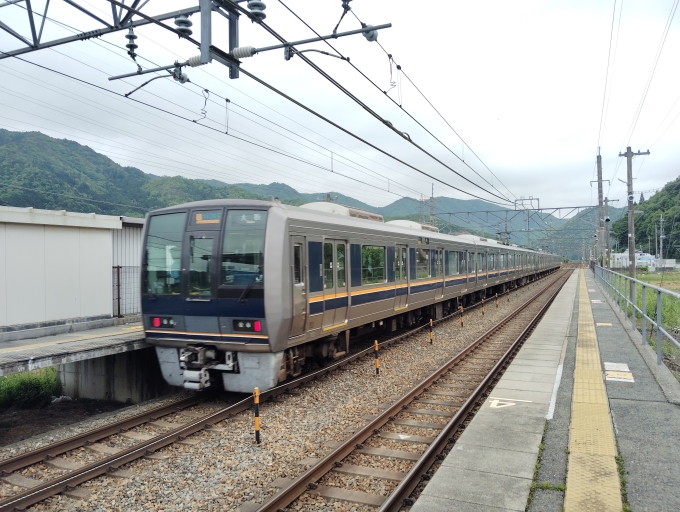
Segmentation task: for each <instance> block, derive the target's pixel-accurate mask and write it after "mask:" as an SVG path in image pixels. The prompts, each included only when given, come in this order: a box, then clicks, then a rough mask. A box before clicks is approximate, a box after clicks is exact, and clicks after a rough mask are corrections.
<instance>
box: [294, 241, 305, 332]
mask: <svg viewBox="0 0 680 512" xmlns="http://www.w3.org/2000/svg"><path fill="white" fill-rule="evenodd" d="M290 250H291V254H290V261H291V263H292V264H291V266H290V272H291V281H292V283H293V321H292V323H291V326H290V335H291V337H292V336H299V335H300V334H303V333H304V332H305V324H306V323H307V287H306V284H305V281H306V277H305V276H306V275H307V272H306V267H307V266H306V261H307V260H306V258H305V237H303V236H292V237H291V239H290Z"/></svg>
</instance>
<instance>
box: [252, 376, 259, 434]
mask: <svg viewBox="0 0 680 512" xmlns="http://www.w3.org/2000/svg"><path fill="white" fill-rule="evenodd" d="M253 403H254V404H255V443H257V444H260V388H255V391H253Z"/></svg>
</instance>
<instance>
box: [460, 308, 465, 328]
mask: <svg viewBox="0 0 680 512" xmlns="http://www.w3.org/2000/svg"><path fill="white" fill-rule="evenodd" d="M458 310H459V311H460V326H461V327H465V325H464V324H465V321H464V320H465V318H464V317H463V313H464V312H465V309H464V308H463V306H458Z"/></svg>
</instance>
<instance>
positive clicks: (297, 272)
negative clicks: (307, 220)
mask: <svg viewBox="0 0 680 512" xmlns="http://www.w3.org/2000/svg"><path fill="white" fill-rule="evenodd" d="M293 279H294V280H295V284H300V283H302V246H301V245H300V244H296V245H295V246H294V247H293Z"/></svg>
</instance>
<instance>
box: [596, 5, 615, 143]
mask: <svg viewBox="0 0 680 512" xmlns="http://www.w3.org/2000/svg"><path fill="white" fill-rule="evenodd" d="M617 1H618V0H614V9H613V10H612V26H611V30H610V32H609V50H608V51H607V70H606V71H605V75H604V91H603V92H602V109H601V111H600V129H599V131H598V134H597V147H598V148H599V147H600V141H601V140H602V124H603V123H604V107H605V103H606V99H607V84H608V82H609V63H610V61H611V56H612V39H613V37H614V20H615V19H616V3H617Z"/></svg>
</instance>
